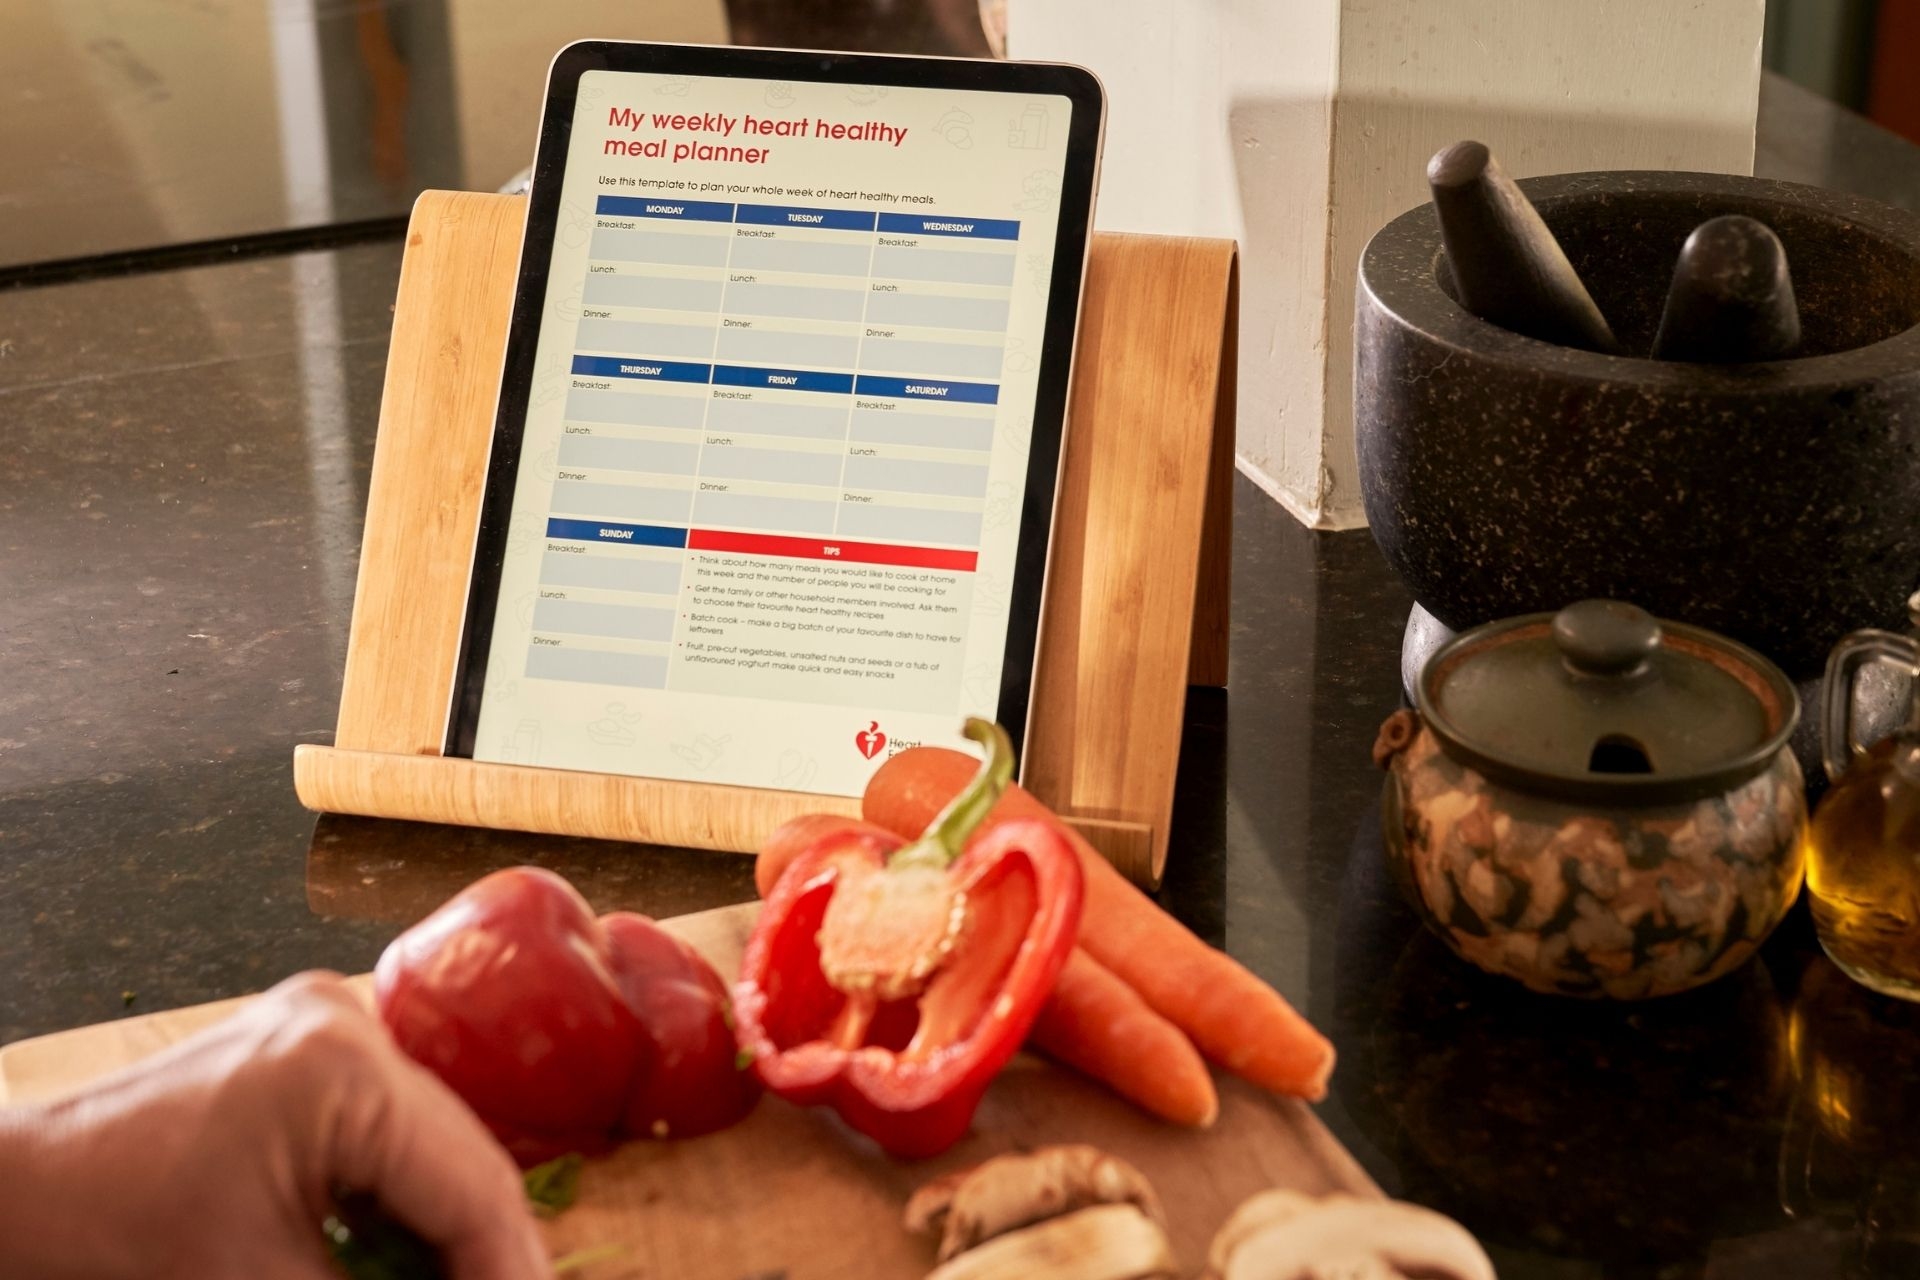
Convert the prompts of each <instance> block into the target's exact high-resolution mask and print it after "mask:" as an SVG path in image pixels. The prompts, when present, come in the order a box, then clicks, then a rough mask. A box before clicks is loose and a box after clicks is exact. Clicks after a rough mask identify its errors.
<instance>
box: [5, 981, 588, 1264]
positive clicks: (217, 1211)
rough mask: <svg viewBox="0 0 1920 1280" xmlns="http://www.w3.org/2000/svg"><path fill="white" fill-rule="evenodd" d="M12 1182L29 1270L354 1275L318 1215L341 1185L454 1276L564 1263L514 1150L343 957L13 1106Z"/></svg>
mask: <svg viewBox="0 0 1920 1280" xmlns="http://www.w3.org/2000/svg"><path fill="white" fill-rule="evenodd" d="M0 1186H4V1187H5V1188H6V1191H5V1193H4V1195H0V1274H3V1275H6V1276H8V1277H20V1278H21V1280H40V1278H42V1277H44V1278H46V1280H56V1278H59V1280H64V1277H69V1276H73V1277H81V1276H85V1277H88V1278H89V1280H119V1278H120V1277H129V1278H131V1277H142V1278H145V1277H162V1278H165V1277H176V1276H177V1277H183V1278H185V1277H192V1278H193V1280H227V1278H228V1277H231V1278H233V1280H281V1278H282V1277H284V1278H285V1280H339V1274H340V1273H339V1272H338V1271H337V1270H336V1268H335V1267H334V1264H333V1263H332V1261H331V1259H330V1258H329V1256H328V1253H327V1249H326V1245H325V1243H324V1242H323V1240H322V1238H321V1234H320V1223H321V1220H322V1219H323V1218H325V1217H326V1216H327V1215H328V1213H329V1212H330V1211H331V1208H332V1201H333V1195H334V1193H335V1192H336V1191H339V1190H343V1189H344V1190H349V1191H362V1192H366V1193H369V1194H371V1195H372V1196H374V1197H375V1198H377V1199H378V1201H379V1202H380V1204H381V1206H382V1208H383V1209H384V1210H385V1211H386V1212H387V1213H388V1214H390V1215H391V1216H392V1217H393V1218H394V1219H396V1220H397V1221H399V1222H400V1223H402V1224H404V1225H405V1226H407V1227H409V1228H411V1229H412V1230H413V1231H414V1232H415V1233H417V1234H418V1235H420V1236H421V1237H422V1238H423V1239H425V1240H426V1241H427V1242H428V1243H429V1244H431V1245H434V1246H435V1247H437V1248H438V1249H439V1250H440V1251H441V1254H442V1256H443V1258H444V1259H445V1262H446V1267H447V1271H448V1274H449V1275H450V1276H451V1277H452V1280H534V1278H535V1277H546V1276H550V1275H551V1274H552V1271H551V1268H550V1267H549V1266H548V1262H547V1255H546V1250H545V1248H544V1246H543V1244H542V1242H541V1239H540V1235H539V1232H538V1231H537V1230H536V1229H535V1227H534V1224H533V1219H532V1217H531V1216H530V1215H529V1213H528V1211H527V1207H526V1201H525V1197H524V1194H523V1191H522V1186H521V1181H520V1176H519V1172H518V1171H517V1170H516V1169H515V1168H514V1166H513V1162H512V1161H511V1160H510V1159H508V1157H507V1154H506V1152H505V1151H503V1150H501V1148H500V1146H499V1144H497V1143H496V1142H495V1141H494V1140H493V1138H492V1137H491V1136H490V1135H489V1134H488V1133H487V1131H486V1129H485V1128H484V1127H482V1125H481V1124H480V1122H479V1121H478V1120H476V1119H475V1118H474V1116H473V1114H472V1112H470V1111H469V1110H467V1108H466V1106H465V1104H463V1103H462V1102H460V1100H459V1099H458V1098H456V1097H455V1096H454V1095H453V1094H452V1093H451V1092H449V1091H448V1090H447V1088H446V1087H445V1086H444V1085H442V1084H441V1083H440V1082H439V1081H438V1080H436V1079H435V1078H434V1077H433V1076H431V1075H430V1074H428V1072H426V1071H425V1070H424V1069H422V1068H421V1067H419V1066H417V1065H415V1064H414V1063H413V1062H412V1061H411V1060H409V1059H408V1058H407V1057H406V1056H405V1055H403V1054H402V1053H401V1052H400V1051H399V1050H398V1049H397V1048H395V1047H394V1045H393V1043H392V1041H391V1040H390V1039H389V1038H388V1036H387V1033H386V1031H385V1029H384V1028H382V1027H381V1026H380V1024H379V1023H378V1022H376V1021H375V1020H374V1019H373V1018H372V1017H371V1015H369V1014H368V1013H366V1012H365V1011H364V1010H363V1009H362V1008H361V1006H360V1004H359V1002H358V1001H357V1000H355V999H354V997H353V994H352V993H351V992H350V991H349V990H348V989H347V987H346V986H345V984H344V983H343V982H342V981H341V980H340V978H339V977H338V976H336V975H333V974H321V973H309V974H302V975H300V976H298V977H294V978H289V979H288V980H287V981H285V982H283V983H281V984H280V985H279V986H277V987H275V988H274V989H273V990H271V991H269V992H267V993H266V994H265V995H263V996H261V997H260V998H259V999H258V1000H255V1001H252V1002H250V1003H249V1004H248V1005H247V1006H246V1007H245V1008H244V1009H243V1010H242V1011H241V1012H240V1013H238V1014H235V1015H234V1016H233V1017H231V1018H229V1019H227V1020H226V1021H224V1022H222V1023H219V1024H218V1025H216V1026H213V1027H209V1028H208V1029H207V1030H205V1031H203V1032H201V1033H200V1034H198V1035H196V1036H193V1037H191V1038H190V1039H187V1040H184V1041H182V1042H181V1043H179V1044H177V1045H175V1046H173V1047H172V1048H170V1049H169V1050H167V1051H166V1052H165V1053H162V1054H160V1055H158V1056H156V1057H153V1058H149V1059H147V1060H145V1061H143V1062H140V1063H137V1064H136V1065H134V1066H133V1067H131V1068H129V1069H128V1070H126V1071H122V1072H119V1073H116V1074H115V1075H113V1076H110V1077H108V1078H106V1079H104V1080H101V1081H99V1082H98V1083H96V1084H94V1085H92V1086H90V1087H89V1088H87V1089H86V1090H85V1091H83V1092H82V1093H79V1094H77V1095H74V1096H72V1097H69V1098H65V1099H62V1100H60V1101H58V1102H54V1103H49V1104H45V1105H38V1106H28V1107H21V1108H15V1109H13V1110H0Z"/></svg>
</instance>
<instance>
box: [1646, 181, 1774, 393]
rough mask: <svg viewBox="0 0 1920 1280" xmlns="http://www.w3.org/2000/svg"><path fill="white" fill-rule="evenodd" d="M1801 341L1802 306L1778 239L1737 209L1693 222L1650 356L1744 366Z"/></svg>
mask: <svg viewBox="0 0 1920 1280" xmlns="http://www.w3.org/2000/svg"><path fill="white" fill-rule="evenodd" d="M1799 345H1800V310H1799V308H1798V306H1796V305H1795V303H1794V298H1793V277H1792V276H1791V275H1790V274H1789V273H1788V271H1787V251H1786V249H1784V248H1783V247H1782V246H1781V244H1780V238H1779V237H1778V236H1776V235H1774V234H1773V231H1772V229H1771V228H1770V227H1768V226H1767V225H1766V224H1765V223H1764V222H1760V221H1759V220H1757V219H1754V218H1749V217H1746V216H1744V215H1742V214H1737V213H1735V214H1727V215H1725V216H1723V217H1718V218H1711V219H1708V220H1707V221H1706V222H1703V223H1701V224H1700V225H1699V226H1697V227H1695V228H1694V229H1693V233H1692V234H1691V235H1689V236H1688V237H1687V242H1686V244H1684V245H1682V246H1681V248H1680V259H1679V261H1678V262H1676V263H1675V264H1674V268H1673V283H1672V284H1671V285H1670V286H1668V288H1667V303H1666V309H1665V310H1664V311H1663V312H1662V313H1661V316H1660V330H1659V332H1658V333H1657V334H1655V335H1654V339H1653V358H1654V359H1656V360H1686V361H1692V362H1694V363H1696V364H1749V363H1755V362H1758V361H1763V360H1783V359H1785V358H1786V357H1788V356H1790V355H1792V354H1793V352H1794V350H1795V348H1797V347H1798V346H1799Z"/></svg>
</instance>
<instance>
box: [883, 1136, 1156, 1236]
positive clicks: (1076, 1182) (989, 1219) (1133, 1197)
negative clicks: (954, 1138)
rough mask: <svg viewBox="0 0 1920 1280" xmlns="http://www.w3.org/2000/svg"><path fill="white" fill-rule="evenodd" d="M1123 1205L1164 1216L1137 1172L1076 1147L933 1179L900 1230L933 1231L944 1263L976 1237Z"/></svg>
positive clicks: (916, 1196)
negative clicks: (937, 1235)
mask: <svg viewBox="0 0 1920 1280" xmlns="http://www.w3.org/2000/svg"><path fill="white" fill-rule="evenodd" d="M1099 1204H1130V1205H1133V1206H1135V1207H1136V1208H1137V1209H1139V1210H1140V1212H1141V1213H1142V1214H1143V1215H1145V1217H1146V1218H1147V1219H1148V1221H1149V1222H1150V1223H1152V1224H1153V1225H1154V1226H1156V1227H1164V1226H1165V1224H1166V1216H1165V1215H1164V1214H1163V1213H1162V1212H1161V1210H1160V1198H1159V1197H1158V1196H1156V1195H1154V1193H1153V1187H1152V1186H1151V1185H1150V1184H1149V1183H1148V1182H1147V1180H1146V1178H1145V1177H1144V1176H1142V1174H1141V1173H1140V1171H1139V1170H1138V1169H1136V1168H1134V1167H1133V1166H1132V1165H1130V1164H1128V1163H1127V1162H1126V1161H1125V1160H1122V1159H1120V1158H1119V1157H1118V1156H1111V1155H1108V1154H1107V1153H1106V1152H1104V1151H1102V1150H1100V1149H1099V1148H1098V1147H1090V1146H1086V1145H1084V1144H1076V1145H1072V1146H1058V1147H1042V1148H1040V1149H1039V1150H1038V1151H1034V1152H1030V1153H1027V1154H1016V1155H1005V1156H995V1157H994V1158H993V1159H991V1160H988V1161H987V1162H986V1163H984V1164H981V1165H977V1166H975V1167H974V1168H972V1169H967V1170H965V1171H963V1172H960V1173H950V1174H948V1175H947V1176H945V1177H943V1178H938V1179H935V1180H934V1181H932V1182H929V1183H928V1184H927V1185H926V1186H924V1187H921V1188H920V1189H919V1190H918V1191H916V1192H914V1193H913V1198H912V1199H910V1200H908V1201H907V1212H906V1223H907V1230H909V1231H912V1232H915V1233H920V1232H932V1231H938V1232H940V1233H941V1236H940V1254H939V1257H940V1261H942V1262H945V1261H947V1260H948V1259H949V1258H952V1257H954V1256H955V1255H957V1254H960V1253H962V1252H964V1251H966V1250H968V1249H971V1248H973V1247H974V1246H975V1245H977V1244H979V1243H980V1242H981V1241H983V1240H989V1239H992V1238H993V1237H994V1236H998V1235H1004V1234H1005V1233H1006V1232H1009V1231H1013V1230H1015V1229H1016V1228H1019V1227H1025V1226H1029V1225H1031V1224H1033V1223H1035V1222H1040V1221H1042V1220H1043V1219H1046V1218H1057V1217H1060V1216H1061V1215H1063V1214H1069V1213H1072V1212H1073V1211H1074V1210H1076V1209H1084V1208H1086V1207H1087V1206H1089V1205H1099Z"/></svg>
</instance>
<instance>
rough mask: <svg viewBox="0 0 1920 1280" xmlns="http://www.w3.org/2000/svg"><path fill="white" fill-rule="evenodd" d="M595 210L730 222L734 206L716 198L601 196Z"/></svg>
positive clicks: (642, 215)
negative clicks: (661, 198)
mask: <svg viewBox="0 0 1920 1280" xmlns="http://www.w3.org/2000/svg"><path fill="white" fill-rule="evenodd" d="M593 211H594V212H595V213H605V214H610V215H615V216H618V217H622V218H676V219H679V220H681V221H684V222H732V221H733V206H732V205H730V204H725V203H721V202H719V201H715V200H660V199H655V198H653V197H651V196H601V197H600V198H599V199H598V200H596V201H595V202H594V205H593Z"/></svg>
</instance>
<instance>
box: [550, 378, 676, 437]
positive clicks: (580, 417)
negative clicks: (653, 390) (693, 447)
mask: <svg viewBox="0 0 1920 1280" xmlns="http://www.w3.org/2000/svg"><path fill="white" fill-rule="evenodd" d="M706 413H707V398H706V396H705V395H697V396H662V395H650V394H648V393H647V392H644V391H600V390H597V389H595V388H593V387H575V388H573V389H572V390H571V391H569V392H567V417H568V418H570V419H572V420H573V421H575V422H621V423H625V424H626V425H627V426H630V427H688V428H697V427H699V425H700V423H701V420H702V419H703V418H705V417H706Z"/></svg>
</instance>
